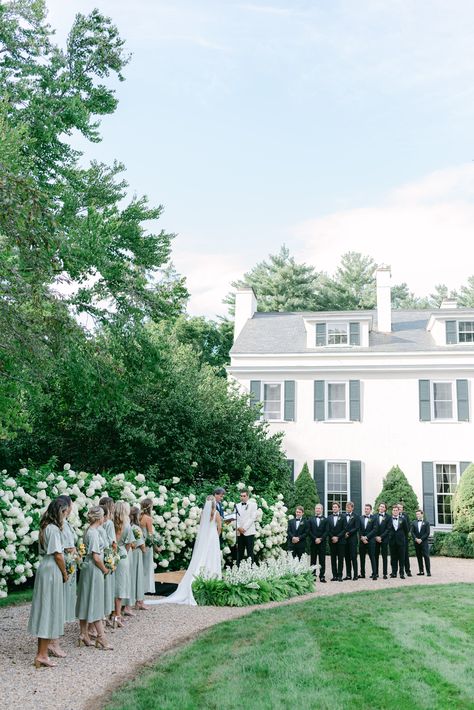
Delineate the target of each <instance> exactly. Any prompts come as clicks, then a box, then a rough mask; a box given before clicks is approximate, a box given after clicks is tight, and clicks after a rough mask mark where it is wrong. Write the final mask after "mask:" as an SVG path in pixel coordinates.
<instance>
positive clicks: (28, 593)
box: [0, 589, 33, 609]
mask: <svg viewBox="0 0 474 710" xmlns="http://www.w3.org/2000/svg"><path fill="white" fill-rule="evenodd" d="M32 597H33V590H32V589H22V590H21V591H19V592H10V594H9V595H8V597H1V598H0V609H1V608H2V607H5V606H16V605H17V604H26V602H30V601H31V599H32Z"/></svg>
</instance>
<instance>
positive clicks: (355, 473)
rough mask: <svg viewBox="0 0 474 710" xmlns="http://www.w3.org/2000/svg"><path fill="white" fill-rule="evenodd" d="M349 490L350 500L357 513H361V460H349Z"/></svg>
mask: <svg viewBox="0 0 474 710" xmlns="http://www.w3.org/2000/svg"><path fill="white" fill-rule="evenodd" d="M350 475H351V478H350V491H351V500H352V502H353V503H354V510H355V512H356V514H357V515H362V462H361V461H351V462H350Z"/></svg>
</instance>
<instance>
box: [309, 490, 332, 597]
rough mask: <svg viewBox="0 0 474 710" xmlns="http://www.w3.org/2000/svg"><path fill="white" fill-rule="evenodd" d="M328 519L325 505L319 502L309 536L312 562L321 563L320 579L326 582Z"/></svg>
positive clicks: (310, 521) (310, 525) (312, 518)
mask: <svg viewBox="0 0 474 710" xmlns="http://www.w3.org/2000/svg"><path fill="white" fill-rule="evenodd" d="M327 529H328V519H327V518H325V517H324V515H323V506H322V505H321V504H320V503H318V505H317V506H316V507H315V509H314V515H313V516H312V517H311V518H310V519H309V537H310V540H311V546H310V552H311V564H312V565H316V564H318V565H319V581H320V582H322V583H323V584H326V578H325V575H326V540H327V536H328V532H327Z"/></svg>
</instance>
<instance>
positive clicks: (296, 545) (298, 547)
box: [288, 505, 309, 560]
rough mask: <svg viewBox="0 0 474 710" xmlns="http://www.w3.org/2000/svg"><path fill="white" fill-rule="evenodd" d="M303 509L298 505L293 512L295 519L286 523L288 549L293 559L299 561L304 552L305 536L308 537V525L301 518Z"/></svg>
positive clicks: (304, 519)
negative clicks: (295, 558)
mask: <svg viewBox="0 0 474 710" xmlns="http://www.w3.org/2000/svg"><path fill="white" fill-rule="evenodd" d="M303 515H304V508H303V506H302V505H298V506H297V508H296V510H295V517H294V518H293V520H290V521H289V523H288V549H289V550H290V551H291V552H292V554H293V557H297V558H298V559H299V560H300V559H301V555H302V554H303V552H305V550H306V536H307V535H308V531H309V525H308V521H307V520H306V518H303Z"/></svg>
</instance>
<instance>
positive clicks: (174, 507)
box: [0, 463, 288, 596]
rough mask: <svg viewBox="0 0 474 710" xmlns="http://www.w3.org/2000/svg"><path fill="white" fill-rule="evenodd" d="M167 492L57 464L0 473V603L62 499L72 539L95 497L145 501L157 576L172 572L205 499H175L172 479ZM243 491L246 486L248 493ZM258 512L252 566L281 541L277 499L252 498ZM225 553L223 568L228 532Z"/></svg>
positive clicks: (182, 561) (282, 511) (32, 560)
mask: <svg viewBox="0 0 474 710" xmlns="http://www.w3.org/2000/svg"><path fill="white" fill-rule="evenodd" d="M166 484H167V485H164V483H163V484H157V483H156V484H155V483H150V482H147V481H146V479H145V476H144V475H143V474H140V473H138V474H137V473H136V472H133V471H129V472H126V473H120V474H115V475H113V474H107V473H104V474H91V473H86V472H85V471H79V472H76V471H74V470H73V469H72V468H71V466H70V465H69V464H65V466H64V469H63V470H62V471H57V470H55V466H54V463H53V464H49V465H46V466H43V467H41V468H38V469H33V468H30V469H26V468H24V469H21V470H20V471H19V473H18V474H17V475H16V476H15V477H13V476H11V475H9V474H8V473H7V471H2V472H1V473H0V596H6V595H7V593H8V589H9V588H10V589H11V588H12V587H13V586H14V585H22V584H25V583H26V582H27V581H28V579H29V578H31V577H33V575H34V571H35V569H36V568H37V567H38V564H39V561H38V544H37V541H38V529H39V521H40V518H41V516H42V514H43V512H44V511H45V510H46V508H47V506H48V504H49V503H50V501H51V500H52V499H53V498H55V497H56V496H58V495H61V494H66V495H69V496H71V498H72V500H73V512H72V513H71V516H70V518H69V522H70V523H71V525H72V527H73V528H74V529H75V531H76V533H77V535H78V536H81V535H82V531H83V528H84V526H85V524H86V514H87V510H88V509H89V508H90V507H91V506H92V505H97V504H98V502H99V499H100V498H101V497H102V496H105V495H108V496H111V497H112V498H114V500H124V501H126V502H128V503H130V505H134V504H137V503H138V502H139V501H140V500H141V499H143V498H147V497H148V498H151V499H152V501H153V505H154V513H153V515H154V524H155V528H156V531H157V532H158V533H159V534H160V536H161V537H162V539H163V551H162V552H161V553H160V555H159V556H158V557H157V567H158V569H159V568H161V569H162V570H164V569H170V570H171V569H180V568H182V567H183V565H186V564H187V562H188V560H189V559H190V557H191V554H192V543H193V540H194V538H195V536H196V533H197V528H198V524H199V518H200V514H201V504H202V502H203V500H204V498H205V493H201V494H200V495H199V494H198V493H197V492H196V491H191V492H187V493H186V492H183V491H179V490H178V489H177V486H178V485H179V478H177V477H175V478H173V479H171V480H170V481H169V482H168V481H166ZM243 487H244V484H243V483H242V484H238V485H237V487H236V488H235V489H234V490H229V491H228V495H227V498H228V500H227V501H224V507H225V509H226V512H230V511H231V510H232V508H233V503H231V502H229V501H232V500H238V498H239V496H238V489H239V488H243ZM248 489H249V490H250V491H251V490H252V489H251V486H248ZM253 497H254V498H255V500H256V501H257V505H258V516H257V524H256V528H257V532H256V540H255V552H256V556H257V559H264V558H270V557H279V556H280V555H281V552H282V548H281V546H282V544H283V543H284V542H285V541H286V530H287V523H288V518H287V515H286V513H287V509H286V507H285V505H284V503H283V496H282V495H281V494H280V495H278V496H277V497H276V499H275V500H270V499H269V500H265V499H264V498H263V497H261V496H258V495H253ZM223 537H224V542H225V546H224V548H223V555H224V557H226V558H227V561H230V547H231V545H232V544H233V543H234V542H235V530H234V529H233V527H232V525H230V524H225V525H224V526H223Z"/></svg>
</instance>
